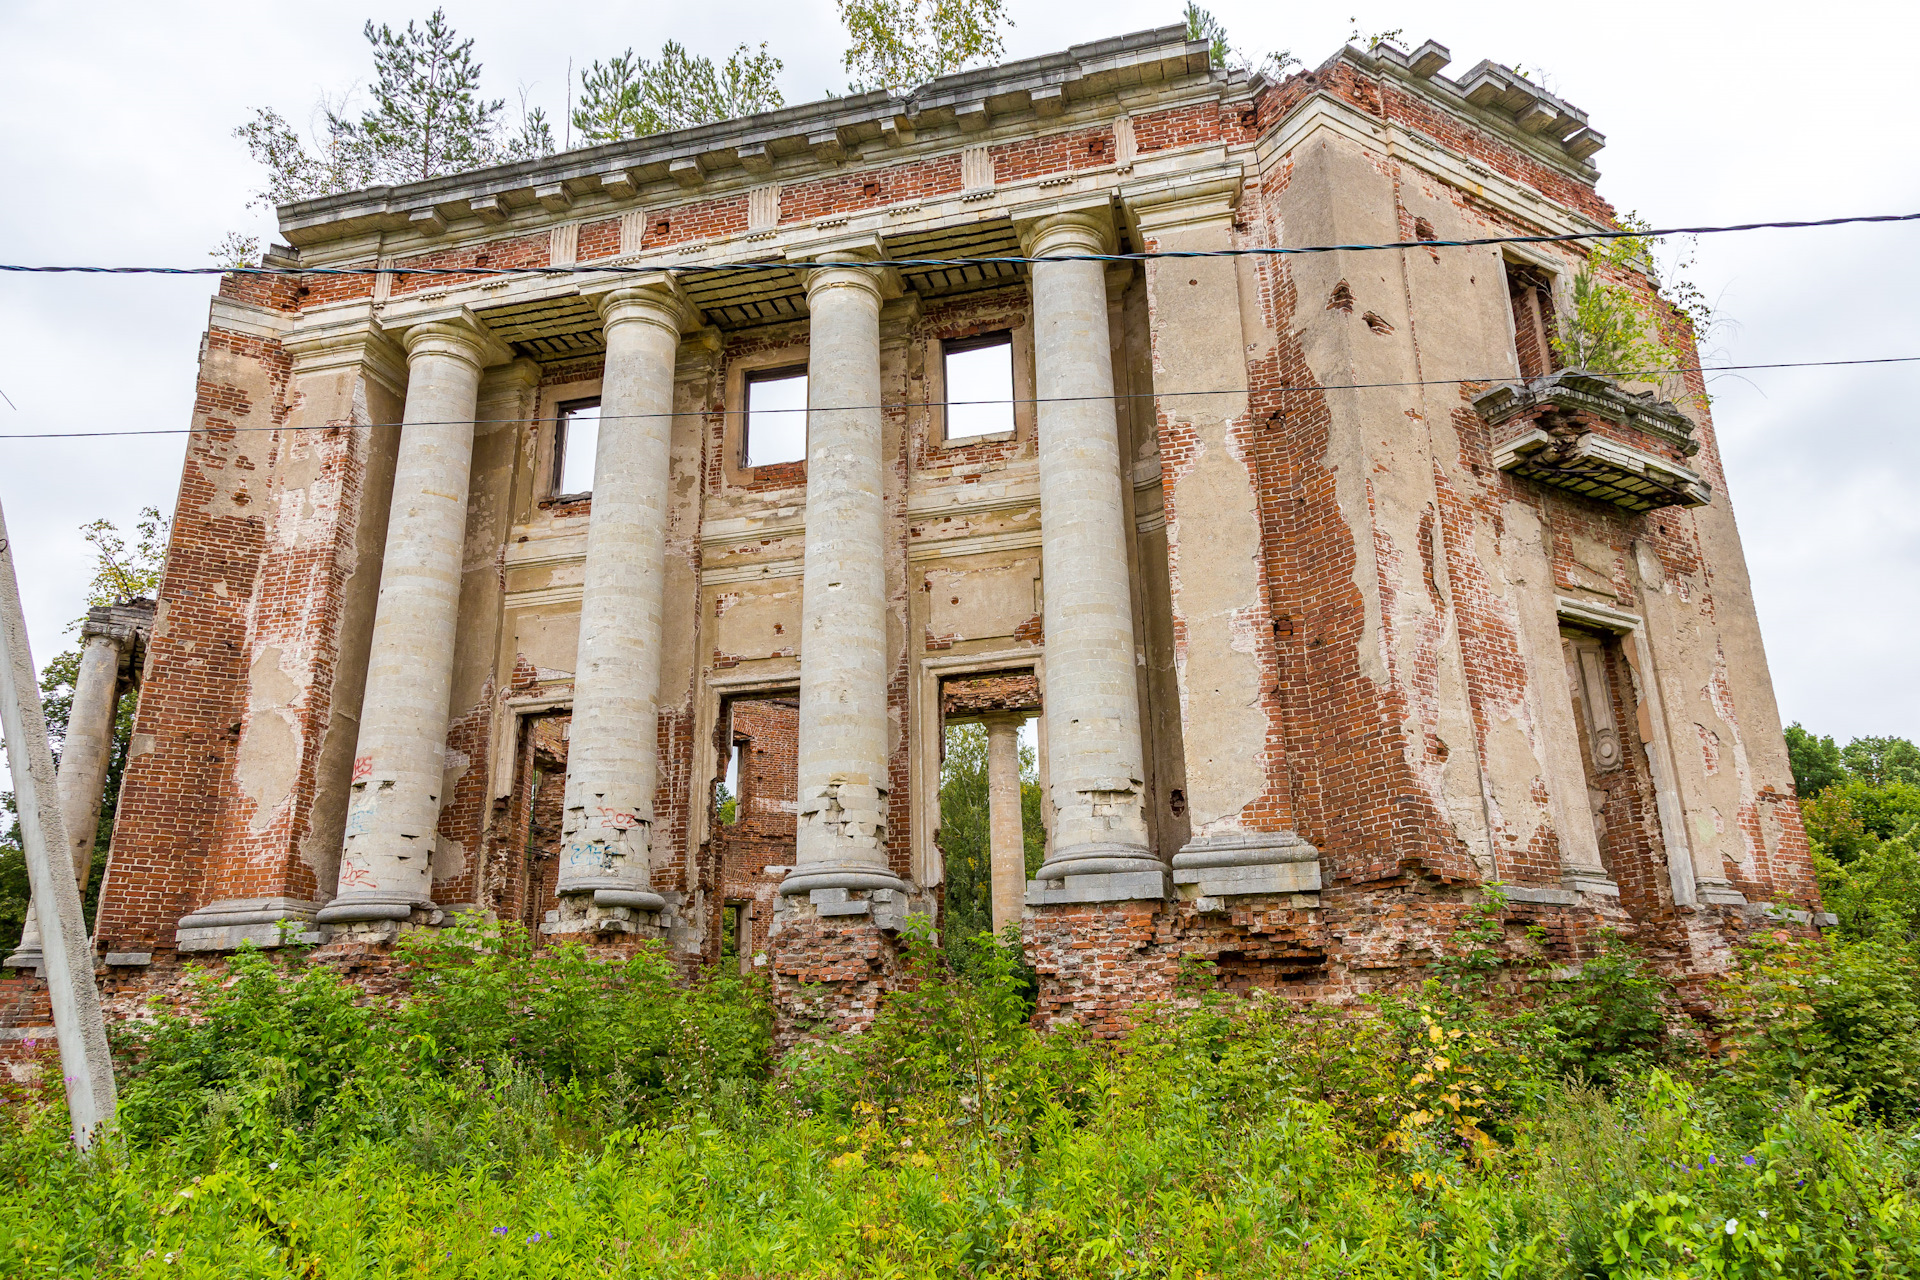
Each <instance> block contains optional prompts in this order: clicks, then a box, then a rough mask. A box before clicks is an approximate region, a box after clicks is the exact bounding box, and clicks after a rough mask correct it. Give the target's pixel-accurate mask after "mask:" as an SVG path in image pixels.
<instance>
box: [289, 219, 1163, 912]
mask: <svg viewBox="0 0 1920 1280" xmlns="http://www.w3.org/2000/svg"><path fill="white" fill-rule="evenodd" d="M1108 234H1109V233H1108V232H1107V230H1106V229H1105V220H1104V214H1101V215H1092V214H1079V213H1065V214H1054V215H1050V216H1047V217H1041V218H1038V219H1036V220H1034V221H1033V222H1032V223H1031V224H1030V226H1029V227H1027V229H1026V236H1025V238H1026V242H1027V245H1028V250H1029V252H1031V253H1034V254H1049V253H1055V254H1057V253H1081V252H1099V251H1102V250H1104V249H1105V248H1107V247H1108V240H1107V237H1108ZM805 270H806V276H805V279H806V290H807V304H808V310H809V313H810V316H811V320H810V332H809V357H808V359H809V365H808V374H809V379H808V397H809V399H808V443H807V495H806V547H805V559H804V564H803V599H802V623H801V628H802V631H801V637H802V638H801V667H800V741H799V779H798V781H799V797H800V800H799V806H800V813H799V827H798V834H797V840H796V858H795V861H796V865H795V867H794V869H793V871H792V872H791V873H789V875H788V876H787V878H786V879H785V881H783V883H782V888H781V891H782V893H783V894H786V895H789V896H790V897H793V896H798V895H808V896H810V897H811V899H812V900H813V901H814V902H815V903H826V902H835V903H845V902H847V901H848V898H849V895H853V896H854V897H855V900H856V901H857V900H858V899H863V898H865V897H867V896H868V895H869V894H870V893H872V892H873V891H875V890H904V889H906V888H907V885H906V884H905V882H904V881H902V880H901V878H900V877H899V876H898V875H897V874H895V872H894V871H893V870H892V868H891V864H890V860H889V857H888V814H889V807H890V803H891V796H890V794H889V791H890V788H889V782H888V766H889V751H888V734H889V724H888V710H887V685H888V665H889V664H888V655H887V644H886V638H887V617H888V605H887V598H886V562H887V555H888V547H887V544H886V536H885V484H886V474H885V468H884V465H883V459H882V438H881V437H882V413H881V409H880V408H879V406H880V404H881V400H882V395H881V379H880V312H881V307H882V305H883V302H884V292H885V287H886V283H887V278H886V276H885V275H884V272H885V270H886V268H884V267H882V266H879V265H873V266H868V265H849V264H848V262H847V258H846V256H845V255H836V257H835V258H834V265H823V266H818V267H812V268H807V269H805ZM595 300H596V302H597V304H598V306H599V308H600V311H601V314H602V315H603V317H604V318H605V322H606V342H607V357H606V370H605V374H604V383H603V392H602V397H601V420H602V423H603V426H602V429H601V431H600V433H599V443H598V453H597V455H596V466H595V477H594V488H593V503H592V508H591V515H590V517H589V524H588V532H587V552H586V565H585V578H584V588H583V596H582V604H581V620H580V647H579V658H578V661H577V664H576V672H575V680H574V700H573V722H572V730H571V734H570V742H569V750H568V774H567V786H566V817H565V826H564V841H563V853H562V863H561V868H560V875H559V881H558V886H557V887H558V893H559V895H560V897H561V899H562V914H563V917H567V916H571V917H572V918H575V919H579V920H582V921H590V920H591V919H593V918H596V917H597V918H605V916H606V914H607V913H608V912H616V913H618V914H619V915H620V916H621V917H622V918H627V917H631V916H632V914H633V913H636V912H639V913H646V912H652V911H657V910H659V909H660V908H661V907H663V906H664V905H665V900H664V898H663V897H662V896H661V895H660V894H659V893H657V892H656V891H655V890H654V889H653V886H652V883H651V862H652V849H651V832H652V824H653V816H654V799H655V794H654V793H655V789H656V787H657V785H658V776H659V764H658V760H657V751H658V748H657V738H656V735H657V729H656V724H657V719H658V712H657V707H658V700H659V693H660V690H659V675H660V648H661V634H662V617H661V615H662V610H663V608H664V607H665V602H664V599H663V583H664V577H665V563H664V556H665V538H666V519H667V506H668V496H669V491H668V482H669V437H670V428H671V422H672V419H671V417H670V416H668V415H670V413H671V411H672V395H673V372H674V362H675V354H676V350H677V347H678V344H679V337H680V333H681V331H682V329H683V328H684V327H685V325H686V324H687V322H688V321H689V320H690V319H691V318H692V315H693V312H692V309H691V307H690V306H689V305H688V304H687V302H686V301H685V299H684V298H683V297H682V296H681V295H680V294H679V292H678V291H677V289H676V287H675V286H674V285H673V284H672V283H671V281H670V280H669V279H668V278H667V277H665V276H664V275H662V276H659V277H650V278H646V279H643V280H641V281H638V282H633V281H626V282H622V283H621V284H619V285H618V286H616V287H612V288H609V289H607V290H605V291H603V292H601V293H599V294H598V295H597V296H596V299H595ZM1033 309H1034V334H1035V359H1036V366H1037V370H1036V372H1037V376H1038V389H1039V398H1040V401H1041V403H1040V404H1039V406H1038V408H1039V412H1038V415H1037V416H1038V425H1039V438H1040V444H1039V452H1040V486H1041V524H1042V534H1041V536H1042V563H1043V572H1044V574H1045V581H1046V584H1047V585H1046V591H1045V601H1044V625H1045V631H1046V648H1047V662H1046V678H1045V689H1044V697H1045V701H1046V706H1047V709H1048V716H1049V735H1048V771H1049V777H1050V781H1051V785H1052V790H1053V803H1054V811H1055V813H1056V815H1057V819H1056V826H1055V829H1054V839H1053V847H1052V852H1051V856H1050V857H1049V860H1048V863H1047V866H1046V867H1045V868H1043V869H1042V871H1041V876H1042V878H1043V879H1053V880H1062V879H1068V880H1069V881H1070V882H1072V881H1078V882H1081V883H1083V884H1084V885H1085V886H1086V893H1087V896H1090V897H1094V898H1102V897H1113V896H1141V897H1159V896H1161V894H1162V892H1163V889H1164V881H1163V876H1164V871H1163V868H1162V864H1161V863H1160V862H1159V861H1158V860H1157V859H1156V858H1155V857H1154V856H1153V854H1152V853H1151V852H1150V851H1149V849H1148V845H1147V836H1146V822H1145V815H1144V813H1143V809H1142V804H1143V798H1142V793H1143V786H1142V780H1143V778H1144V771H1143V768H1142V747H1141V740H1140V718H1139V703H1138V695H1137V685H1136V680H1137V677H1136V673H1135V666H1136V663H1135V657H1134V640H1133V618H1132V603H1131V585H1130V583H1129V580H1128V555H1127V543H1128V539H1129V536H1130V530H1129V527H1128V521H1127V517H1126V508H1125V501H1124V493H1123V488H1122V486H1123V483H1124V481H1123V473H1122V467H1121V452H1120V443H1119V438H1118V432H1117V421H1116V416H1115V412H1114V407H1113V400H1112V394H1113V368H1112V354H1111V343H1110V339H1109V330H1108V323H1107V294H1106V285H1105V280H1104V276H1103V273H1102V270H1101V267H1100V265H1099V264H1098V263H1094V262H1054V263H1040V264H1036V265H1035V267H1034V271H1033ZM403 340H404V343H405V345H406V349H407V360H408V389H407V398H406V412H405V417H404V425H403V427H402V430H401V444H400V454H399V459H398V466H397V471H396V475H395V479H394V495H395V500H394V505H393V513H392V516H391V518H390V522H389V526H388V531H387V543H386V558H385V561H384V563H383V566H382V569H381V582H380V597H379V603H378V606H377V609H376V612H375V621H374V633H373V646H372V655H371V658H370V662H369V670H368V680H367V688H366V695H365V710H364V712H363V714H362V721H361V729H360V736H359V744H358V747H357V749H356V751H355V753H354V756H355V758H354V776H353V784H352V786H353V793H352V796H351V799H350V802H349V814H348V822H347V833H346V841H345V847H344V849H343V851H342V856H341V864H340V884H339V892H338V895H337V896H336V897H335V898H334V899H333V901H332V902H330V903H329V904H328V905H327V906H326V907H325V908H323V909H322V910H321V912H320V913H319V919H320V920H321V921H322V922H323V923H329V924H333V925H335V926H337V927H339V926H345V927H353V926H368V927H372V928H390V927H391V925H390V923H388V922H394V921H400V920H405V919H408V918H410V917H413V916H414V915H415V913H417V912H422V911H430V910H431V909H432V908H433V903H432V900H431V893H432V852H433V846H434V832H435V827H436V825H437V820H438V814H439V808H440V803H441V795H440V792H441V790H442V782H441V778H442V762H443V752H444V747H445V736H446V725H447V717H448V699H449V696H450V689H451V680H452V669H453V659H454V639H455V635H454V631H455V625H456V614H457V609H458V603H459V584H460V569H461V562H462V557H463V554H464V549H463V546H462V542H463V536H464V530H465V525H466V499H467V475H468V469H469V466H470V462H471V453H472V440H473V433H472V428H471V427H470V426H469V425H467V423H469V422H470V420H471V419H472V418H473V416H474V413H475V403H476V396H477V392H478V388H479V383H480V378H481V374H482V372H483V371H484V370H485V369H486V368H487V367H488V366H490V365H492V364H495V363H501V362H504V361H505V360H506V359H507V358H509V353H508V352H507V351H506V350H505V348H504V347H502V346H501V345H500V344H499V343H498V342H497V341H496V340H495V339H494V338H493V337H492V336H491V335H490V334H488V333H487V331H486V329H485V327H484V325H483V324H481V323H480V322H479V321H478V320H477V319H475V318H474V317H473V316H471V315H469V314H467V313H465V312H460V313H457V314H447V315H440V316H435V317H433V318H431V319H427V320H423V321H418V322H416V323H415V324H414V325H413V326H412V327H411V328H409V329H407V330H406V332H405V334H404V338H403ZM1010 742H1011V739H1010V738H1009V739H1008V742H1007V743H1002V744H1001V746H1002V754H1005V755H1007V756H1008V758H1009V759H1011V758H1012V756H1011V754H1010V751H1011V748H1010ZM1014 785H1015V789H1016V796H1017V786H1018V782H1017V770H1016V777H1015V784H1014ZM1013 812H1014V813H1015V814H1016V815H1017V813H1018V809H1017V807H1015V808H1014V810H1013ZM1016 820H1017V819H1016ZM1015 832H1016V835H1015V839H1017V827H1016V828H1015ZM996 843H997V844H1006V843H1007V839H1006V838H1005V835H1004V833H1003V836H1002V839H1001V840H999V841H997V842H996ZM999 861H1001V862H1006V861H1007V859H1006V858H1004V857H1003V858H1002V859H1000V860H999ZM1003 878H1007V875H1006V873H1005V872H1004V871H1003V872H1002V874H1001V876H1000V877H997V879H1003ZM1149 879H1150V880H1151V881H1152V883H1151V884H1148V883H1147V881H1148V880H1149ZM1016 883H1017V882H1016ZM1012 889H1013V886H1012V884H1007V885H1001V886H1000V887H999V888H998V889H997V891H996V894H995V898H996V905H997V906H998V908H999V910H1000V911H1011V910H1014V909H1015V903H1016V901H1017V900H1016V899H1015V898H1014V895H1013V892H1012ZM1003 898H1004V899H1006V901H1004V902H1002V901H1001V899H1003Z"/></svg>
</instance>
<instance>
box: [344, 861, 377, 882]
mask: <svg viewBox="0 0 1920 1280" xmlns="http://www.w3.org/2000/svg"><path fill="white" fill-rule="evenodd" d="M340 884H341V885H342V887H344V886H347V885H352V886H353V887H354V888H356V889H373V888H377V887H378V886H377V885H375V883H374V880H373V873H372V872H371V871H369V870H367V869H366V868H365V867H363V866H361V865H360V864H359V863H357V862H343V863H341V864H340Z"/></svg>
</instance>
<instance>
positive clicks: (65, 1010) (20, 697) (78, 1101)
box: [0, 510, 115, 1149]
mask: <svg viewBox="0 0 1920 1280" xmlns="http://www.w3.org/2000/svg"><path fill="white" fill-rule="evenodd" d="M0 734H4V736H5V738H6V744H7V762H8V764H9V765H10V766H11V768H12V770H13V795H14V803H15V804H16V805H17V806H18V808H19V812H20V842H21V843H22V844H23V845H25V846H26V854H27V878H28V880H29V882H30V883H31V884H32V885H33V900H34V901H35V902H36V903H38V904H40V949H41V955H42V956H43V957H44V960H43V964H44V966H45V972H46V975H47V996H48V999H49V1000H50V1001H51V1002H52V1004H53V1028H54V1032H55V1034H56V1035H57V1037H58V1039H59V1042H60V1070H61V1073H62V1074H63V1075H64V1076H65V1077H66V1081H67V1114H68V1116H69V1118H70V1119H71V1120H72V1122H73V1141H74V1145H76V1146H78V1147H81V1148H83V1149H84V1148H85V1147H87V1146H88V1145H89V1144H90V1143H91V1142H92V1141H93V1137H94V1133H95V1131H96V1130H97V1129H98V1128H99V1127H100V1126H101V1125H102V1124H105V1123H107V1122H108V1121H110V1120H112V1119H113V1111H114V1105H115V1097H114V1085H113V1059H112V1058H111V1057H110V1056H109V1054H108V1050H107V1025H106V1023H105V1021H104V1020H102V1018H101V1016H100V991H99V988H97V987H96V986H94V982H93V948H92V946H91V945H90V944H89V943H88V941H87V926H86V918H85V916H84V915H83V914H82V913H81V909H80V886H79V885H78V884H77V883H75V882H74V878H73V863H72V861H71V860H70V859H69V858H68V856H67V837H66V825H65V823H64V821H63V820H62V819H61V817H60V795H59V792H58V791H57V790H56V789H55V786H54V776H53V752H52V751H51V750H50V749H49V748H48V746H47V721H46V716H45V715H44V714H43V712H42V711H41V707H40V682H39V681H38V680H36V679H35V678H34V672H33V655H32V654H31V653H30V652H29V651H28V649H27V620H26V618H25V616H24V615H23V614H22V613H21V610H20V583H19V580H18V579H16V578H15V577H14V574H13V544H12V542H11V541H9V539H8V538H7V518H6V512H5V511H4V510H0Z"/></svg>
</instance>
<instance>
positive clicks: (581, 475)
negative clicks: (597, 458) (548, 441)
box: [553, 400, 600, 498]
mask: <svg viewBox="0 0 1920 1280" xmlns="http://www.w3.org/2000/svg"><path fill="white" fill-rule="evenodd" d="M599 447H600V402H599V401H598V400H575V401H572V402H571V403H568V404H563V405H561V406H560V420H559V422H558V423H556V424H555V426H554V432H553V493H554V496H555V497H566V498H574V497H582V496H584V495H586V494H589V493H592V492H593V458H594V454H595V453H597V452H598V451H599Z"/></svg>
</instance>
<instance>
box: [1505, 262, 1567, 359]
mask: <svg viewBox="0 0 1920 1280" xmlns="http://www.w3.org/2000/svg"><path fill="white" fill-rule="evenodd" d="M1507 300H1508V301H1509V302H1510V303H1512V304H1513V349H1514V355H1516V356H1517V357H1519V361H1520V376H1521V377H1523V378H1544V377H1546V376H1547V375H1548V374H1550V373H1552V372H1553V371H1554V370H1555V369H1558V368H1559V367H1560V361H1559V360H1558V359H1557V358H1555V356H1554V353H1553V339H1554V337H1555V336H1556V333H1557V328H1556V326H1555V324H1554V318H1553V282H1552V277H1550V276H1549V275H1548V274H1547V273H1546V272H1544V271H1542V270H1540V269H1539V268H1538V267H1530V266H1527V265H1526V264H1525V263H1520V262H1509V263H1507Z"/></svg>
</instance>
